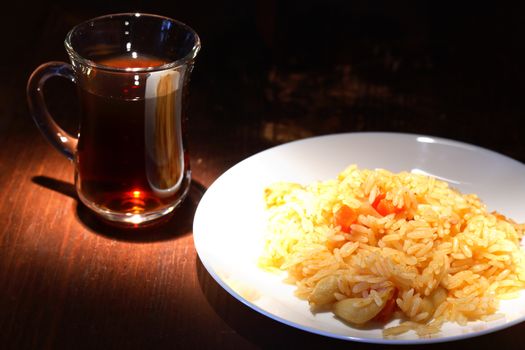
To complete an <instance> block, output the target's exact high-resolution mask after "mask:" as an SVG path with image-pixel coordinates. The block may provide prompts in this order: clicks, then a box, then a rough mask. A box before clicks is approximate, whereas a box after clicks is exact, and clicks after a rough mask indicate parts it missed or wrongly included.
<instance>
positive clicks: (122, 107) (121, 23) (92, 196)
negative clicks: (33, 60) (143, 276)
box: [27, 13, 200, 227]
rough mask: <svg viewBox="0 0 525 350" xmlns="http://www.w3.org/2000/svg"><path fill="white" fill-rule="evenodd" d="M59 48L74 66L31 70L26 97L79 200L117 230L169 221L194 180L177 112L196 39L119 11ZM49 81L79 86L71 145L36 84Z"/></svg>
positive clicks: (174, 25)
mask: <svg viewBox="0 0 525 350" xmlns="http://www.w3.org/2000/svg"><path fill="white" fill-rule="evenodd" d="M64 43H65V47H66V51H67V53H68V55H69V58H70V60H71V65H70V64H68V63H64V62H48V63H45V64H43V65H41V66H40V67H38V68H37V69H36V70H35V71H34V72H33V74H32V75H31V77H30V78H29V81H28V84H27V96H28V104H29V108H30V111H31V114H32V116H33V119H34V120H35V122H36V124H37V126H38V127H39V129H40V130H41V131H42V133H43V134H44V136H46V138H47V139H48V140H49V141H50V142H51V144H52V145H53V146H55V147H56V148H57V149H58V150H59V151H60V152H62V153H63V154H64V155H65V156H66V157H68V158H69V159H71V160H73V161H74V164H75V186H76V191H77V194H78V197H79V198H80V200H81V201H82V202H83V203H84V204H85V205H86V206H87V207H88V208H90V209H92V210H93V211H94V212H95V213H97V214H99V216H101V217H102V218H104V219H106V220H109V221H110V222H113V223H117V224H121V225H124V226H132V227H133V226H139V225H141V226H143V225H145V224H148V223H152V222H156V221H158V220H159V219H160V218H163V217H167V215H168V214H169V213H171V212H172V211H173V209H174V208H175V207H177V206H178V205H179V204H180V203H181V202H182V200H183V199H184V198H185V196H186V195H187V193H188V190H189V187H190V182H191V171H190V163H189V156H188V152H187V148H186V147H187V145H186V140H185V139H186V135H185V127H186V126H185V124H186V116H185V111H184V110H185V96H186V95H187V90H188V83H189V78H190V74H191V71H192V68H193V64H194V59H195V57H196V56H197V53H198V52H199V50H200V39H199V37H198V35H197V34H196V33H195V31H194V30H193V29H191V28H190V27H188V26H187V25H185V24H183V23H181V22H178V21H175V20H173V19H170V18H166V17H161V16H156V15H149V14H140V13H123V14H114V15H107V16H103V17H98V18H95V19H92V20H88V21H86V22H84V23H81V24H79V25H77V26H76V27H74V28H73V29H72V30H71V31H70V32H69V33H68V34H67V36H66V39H65V42H64ZM53 76H60V77H64V78H67V79H70V80H71V81H73V82H74V83H75V84H76V85H77V90H78V96H79V101H80V107H81V108H80V109H81V115H80V126H79V134H78V138H76V137H74V136H72V135H69V134H68V133H66V132H65V131H64V130H62V129H61V128H60V126H59V125H58V124H57V123H56V122H55V121H54V120H53V118H52V116H51V115H50V114H49V112H48V110H47V108H46V104H45V101H44V95H43V86H44V84H45V82H46V80H47V79H48V78H50V77H53Z"/></svg>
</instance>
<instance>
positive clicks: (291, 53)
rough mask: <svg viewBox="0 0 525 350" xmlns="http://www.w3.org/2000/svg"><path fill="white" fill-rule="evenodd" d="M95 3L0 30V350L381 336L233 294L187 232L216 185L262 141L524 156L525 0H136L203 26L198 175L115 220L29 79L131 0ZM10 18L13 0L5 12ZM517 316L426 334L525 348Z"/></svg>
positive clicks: (257, 344)
mask: <svg viewBox="0 0 525 350" xmlns="http://www.w3.org/2000/svg"><path fill="white" fill-rule="evenodd" d="M94 4H95V6H93V7H92V8H90V10H86V9H82V8H80V7H79V8H76V7H75V5H72V4H69V3H68V4H67V5H66V4H65V2H64V4H61V5H56V4H55V5H53V6H51V7H47V6H45V5H38V6H37V7H35V8H31V9H26V12H25V13H26V14H27V16H29V17H30V18H31V19H32V20H31V21H29V20H28V21H27V25H26V26H25V27H24V28H21V29H20V31H19V35H17V36H14V35H10V34H9V33H3V34H2V35H5V36H6V37H5V40H7V43H8V44H9V45H11V47H12V52H11V51H9V52H5V53H4V54H2V65H1V71H0V73H1V74H2V80H1V82H0V189H1V191H2V192H1V193H2V196H1V197H0V348H2V349H27V348H31V349H41V348H50V349H57V348H70V349H77V348H90V349H99V348H117V349H121V348H143V349H144V348H183V349H187V348H188V349H192V348H217V349H222V348H236V349H237V348H247V349H250V348H281V347H282V348H297V346H298V344H301V346H307V347H323V348H329V347H330V348H354V349H355V348H372V347H373V345H367V344H360V343H348V342H344V341H339V340H334V339H330V338H325V337H321V336H317V335H314V334H309V333H306V332H302V331H299V330H296V329H294V328H292V327H288V326H285V325H283V324H280V323H278V322H276V321H273V320H271V319H268V318H266V317H264V316H262V315H260V314H258V313H256V312H254V311H252V310H251V309H249V308H247V307H246V306H244V305H243V304H241V303H240V302H238V301H237V300H236V299H234V298H233V297H232V296H230V295H229V294H228V293H227V292H225V291H224V290H223V289H222V288H221V287H220V286H219V285H218V284H217V283H216V282H215V281H214V280H213V278H212V277H211V276H210V274H209V273H208V272H207V271H206V270H205V268H204V267H203V265H202V263H201V262H200V260H199V257H198V256H197V254H196V251H195V247H194V243H193V238H192V221H193V215H194V212H195V209H196V207H197V205H198V202H199V200H200V198H201V197H202V195H203V193H204V192H205V190H206V188H207V187H209V186H210V185H211V184H212V183H213V181H214V180H215V179H216V178H217V177H218V176H219V175H220V174H222V173H223V172H224V171H226V170H227V169H228V168H229V167H230V166H232V165H234V164H236V163H237V162H239V161H241V160H242V159H244V158H246V157H248V156H249V155H252V154H254V153H256V152H258V151H261V150H263V149H266V148H268V147H271V146H274V145H278V144H281V143H284V142H288V141H292V140H296V139H300V138H305V137H309V136H314V135H320V134H330V133H335V132H352V131H398V132H412V133H421V134H430V135H435V136H441V137H447V138H452V139H456V140H460V141H465V142H469V143H474V144H477V145H480V146H483V147H487V148H490V149H493V150H495V151H498V152H501V153H503V154H506V155H508V156H510V157H513V158H515V159H517V160H519V161H521V162H524V161H525V137H524V135H525V125H524V124H525V122H524V121H523V116H524V115H523V112H524V109H523V97H522V94H523V91H525V88H524V83H523V82H524V81H525V79H523V75H524V74H523V73H524V71H525V70H524V69H523V64H522V62H523V56H522V55H521V54H520V52H523V51H522V49H523V40H521V36H520V35H519V33H523V31H522V29H523V23H524V21H523V18H522V17H523V11H518V10H516V9H505V10H502V9H501V10H500V9H491V8H476V9H470V8H466V7H465V8H456V7H455V11H453V12H451V11H450V9H448V8H446V7H445V6H442V7H432V6H423V5H418V6H416V7H408V6H406V7H403V5H399V7H393V5H388V2H386V3H385V4H383V5H384V8H381V6H379V7H378V8H367V7H366V6H365V7H361V6H357V5H346V6H342V5H338V6H340V7H334V6H335V5H333V4H332V5H330V6H329V5H326V4H325V5H323V4H324V3H323V2H321V1H317V2H316V1H312V2H306V3H305V4H304V5H302V6H299V5H298V4H297V5H291V4H286V5H284V4H279V5H277V4H276V3H274V2H269V3H268V4H266V3H264V2H261V3H260V4H259V5H258V6H255V5H249V4H244V2H239V3H236V2H233V3H231V4H228V5H225V7H224V8H219V6H218V5H214V6H217V8H214V9H212V11H211V12H213V13H215V16H214V17H210V15H209V14H203V13H202V11H200V10H199V8H198V5H188V4H186V5H184V6H182V9H181V10H179V9H177V10H175V9H174V8H170V7H169V6H168V5H166V4H164V5H161V4H160V3H153V4H152V3H151V2H144V3H142V2H136V5H137V6H136V7H139V8H141V9H143V10H144V11H147V12H157V13H162V14H165V15H168V16H172V17H177V18H179V19H181V20H183V21H185V22H187V23H189V24H192V25H193V27H194V28H195V29H196V30H197V31H198V32H199V33H200V34H201V37H202V41H203V50H202V52H201V54H200V56H199V58H198V60H197V64H196V68H195V72H194V76H193V81H192V87H191V94H192V95H191V100H190V131H189V136H190V153H191V161H192V169H193V184H192V187H191V193H190V196H189V198H188V199H187V200H186V201H185V202H184V204H183V205H182V206H181V207H180V208H179V209H178V210H177V212H176V213H175V215H174V217H173V219H172V220H171V221H170V222H169V223H167V224H166V225H165V226H161V227H159V228H155V229H150V230H146V231H137V232H129V231H122V230H116V229H114V228H111V227H109V226H105V225H103V224H101V223H100V222H98V220H96V218H94V216H93V214H91V213H90V212H89V211H88V210H87V209H86V208H85V207H84V206H82V205H81V204H80V203H79V201H78V199H77V197H76V195H75V193H74V187H73V165H72V164H71V163H70V162H69V161H67V160H66V159H65V158H63V157H62V156H61V155H60V154H58V152H56V151H55V150H54V149H52V147H51V146H50V145H48V144H47V143H46V141H45V140H44V138H43V137H41V135H40V134H39V132H38V130H37V129H36V127H35V126H34V124H33V122H32V120H31V118H30V115H29V113H28V112H27V109H26V105H25V94H24V86H25V82H26V80H27V77H28V76H29V73H30V72H31V70H32V69H34V68H35V67H36V65H37V64H38V63H42V62H44V61H47V60H50V59H55V60H64V59H65V54H64V52H63V49H62V40H63V37H64V35H65V32H66V31H67V30H68V29H69V28H70V27H71V26H72V25H74V24H76V23H78V22H79V21H81V20H84V19H87V18H89V17H92V16H94V15H99V14H103V13H108V12H119V11H123V10H125V8H122V6H123V5H119V6H121V7H116V8H112V9H107V8H105V7H104V6H103V5H102V2H100V3H98V2H94ZM97 4H98V5H97ZM294 6H297V8H295V7H294ZM211 12H210V13H211ZM467 14H468V15H467ZM314 19H315V20H316V21H317V22H316V25H317V27H315V26H314V27H312V26H311V25H309V24H310V23H312V22H311V21H312V20H314ZM445 19H446V20H445ZM17 21H18V20H17V19H16V16H8V15H7V14H6V15H5V18H4V19H3V20H2V23H4V24H5V23H7V26H8V27H9V25H12V26H17V23H18V22H17ZM520 30H521V31H520ZM305 36H307V37H308V39H305ZM232 38H233V39H232ZM48 90H49V91H48V96H49V101H50V102H49V103H50V109H51V110H52V112H53V113H55V115H57V117H58V118H59V119H60V120H61V123H63V125H65V127H67V128H69V130H74V129H75V128H76V119H75V118H76V117H75V116H74V114H75V113H74V112H72V111H74V110H75V108H76V104H75V94H74V88H73V86H71V85H70V84H68V83H65V82H59V81H57V82H52V83H51V84H50V85H49V87H48ZM486 166H487V168H490V164H487V165H486ZM524 186H525V184H524ZM225 205H227V203H225ZM523 332H525V324H520V325H517V326H514V327H512V328H510V329H506V330H503V331H499V332H496V333H493V334H490V335H486V336H482V337H478V338H474V339H469V340H463V341H458V342H454V343H452V344H437V345H432V346H430V347H433V348H446V347H449V346H454V347H456V346H457V347H461V348H467V349H474V348H476V349H480V348H491V347H499V348H521V345H520V343H521V339H522V334H523Z"/></svg>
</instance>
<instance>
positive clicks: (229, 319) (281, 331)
mask: <svg viewBox="0 0 525 350" xmlns="http://www.w3.org/2000/svg"><path fill="white" fill-rule="evenodd" d="M195 269H196V272H197V276H198V281H199V285H200V288H201V290H202V293H203V294H204V296H205V298H206V300H207V301H208V303H209V304H210V306H211V307H212V308H213V310H214V311H215V312H216V313H217V315H218V316H219V317H220V318H221V319H223V320H224V322H226V323H227V324H228V325H229V326H230V327H231V328H232V329H233V330H235V331H236V332H237V333H238V334H239V335H241V336H242V337H244V338H245V339H248V340H249V341H250V342H252V343H253V344H255V345H256V346H257V347H260V348H264V349H266V348H287V349H290V348H297V347H298V346H301V347H303V346H305V347H306V348H317V349H319V348H330V349H354V350H355V349H378V348H386V347H389V348H401V347H403V348H406V345H402V344H400V345H384V344H367V343H360V342H348V341H345V340H340V339H334V338H330V337H324V336H321V335H316V334H313V333H308V332H305V331H301V330H299V329H297V328H294V327H291V326H287V325H285V324H283V323H280V322H278V321H275V320H273V319H270V318H269V317H265V316H263V315H262V314H260V313H258V312H257V311H255V310H252V309H250V308H249V307H248V306H246V305H244V304H242V303H241V302H240V301H238V300H237V299H235V298H234V297H233V296H231V295H230V294H229V293H228V292H227V291H226V290H224V289H223V288H222V287H221V286H220V285H219V284H218V283H217V282H216V281H215V280H214V279H213V277H212V276H211V275H210V274H209V273H208V271H207V270H206V268H205V267H204V265H203V264H202V262H201V260H200V259H199V258H197V259H196V267H195ZM523 330H525V323H522V324H518V325H515V326H513V327H511V328H507V329H504V330H501V331H498V332H495V333H491V334H487V335H483V336H479V337H475V338H469V339H463V340H458V341H453V342H444V343H434V344H417V345H412V346H409V347H410V348H413V349H418V348H420V347H421V348H422V347H423V346H424V347H425V349H429V350H431V349H450V348H452V349H455V348H458V349H463V350H465V349H476V350H479V349H491V348H498V347H499V348H502V349H521V345H520V342H521V341H520V340H519V339H521V334H522V332H523ZM451 345H452V347H451Z"/></svg>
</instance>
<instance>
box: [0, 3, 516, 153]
mask: <svg viewBox="0 0 525 350" xmlns="http://www.w3.org/2000/svg"><path fill="white" fill-rule="evenodd" d="M15 7H19V10H18V11H17V10H14V11H4V13H3V15H2V17H3V20H2V21H1V25H2V28H1V31H0V33H1V35H2V46H3V50H2V51H3V52H2V55H1V62H2V65H1V76H2V82H1V85H0V86H1V90H0V92H1V94H0V113H1V119H0V128H8V127H9V124H10V123H11V122H13V120H14V119H23V120H24V121H27V119H28V117H29V115H28V113H27V110H26V107H25V105H26V104H25V100H24V98H25V96H24V95H25V93H24V88H25V83H26V80H27V78H28V76H29V74H30V72H31V71H32V70H33V69H34V68H35V67H36V66H37V65H38V64H40V63H43V62H45V61H48V60H67V57H66V55H65V52H64V49H63V39H64V37H65V34H66V33H67V31H68V30H69V29H70V28H71V27H72V26H74V25H75V24H77V23H79V22H81V21H83V20H86V19H89V18H91V17H94V16H98V15H102V14H107V13H112V12H121V11H131V12H134V11H143V12H151V13H157V14H162V15H166V16H169V17H173V18H176V19H179V20H181V21H183V22H185V23H187V24H189V25H190V26H192V27H193V28H194V29H195V30H196V31H197V32H198V33H199V35H200V36H201V40H202V45H203V46H202V51H201V52H200V54H199V56H198V59H197V63H196V68H195V71H194V75H193V82H192V90H191V94H192V100H191V104H190V111H191V112H190V140H191V145H192V146H191V148H195V147H197V148H199V147H204V145H200V144H201V143H203V140H206V139H208V138H218V139H217V140H216V141H217V142H218V143H219V144H221V145H223V146H224V150H225V151H227V150H228V149H229V148H230V147H239V146H240V147H241V148H242V152H241V153H239V152H236V153H237V154H238V156H237V157H236V158H235V159H231V162H232V163H234V162H236V161H238V160H239V156H240V157H244V156H247V155H249V154H252V153H254V152H256V151H258V150H260V149H264V148H266V147H268V146H271V145H275V144H278V143H282V142H285V141H290V140H293V139H297V138H303V137H307V136H311V135H317V134H327V133H331V132H334V131H338V132H342V131H398V132H413V133H423V134H430V135H435V136H443V137H447V138H452V139H456V140H461V141H465V142H469V143H474V144H477V145H481V146H483V147H488V148H491V149H493V150H496V151H498V152H502V153H504V154H507V155H509V156H511V157H513V158H516V159H518V160H521V161H525V142H524V141H523V136H522V135H523V131H524V130H525V128H524V124H525V122H524V121H523V118H522V117H523V108H522V100H523V99H522V94H523V91H525V86H524V85H525V80H524V69H523V62H524V58H525V57H524V54H523V52H524V51H525V50H524V43H525V41H524V40H523V34H524V33H525V28H524V26H525V20H524V19H525V18H524V17H525V16H524V13H525V8H524V7H525V6H524V5H512V6H511V5H505V4H500V3H499V2H486V3H485V2H483V4H482V3H481V2H475V3H474V2H473V3H470V2H469V3H468V4H467V3H463V2H456V3H454V4H448V3H447V2H442V1H434V2H420V1H412V2H407V1H386V0H385V1H333V0H329V1H320V0H319V1H273V0H272V1H215V2H210V3H208V2H204V1H126V2H124V1H117V2H113V3H112V4H111V5H108V4H107V3H106V2H105V1H104V2H103V1H90V2H89V5H84V6H82V5H79V4H77V3H76V2H73V1H61V2H54V3H51V4H50V3H45V2H39V3H37V4H34V5H28V4H26V3H24V4H20V5H16V4H15ZM54 80H59V79H54ZM63 85H66V86H65V87H64V86H63ZM67 85H68V83H65V82H56V81H52V82H51V83H50V84H49V85H48V87H47V90H48V91H49V95H50V101H49V103H50V108H51V110H52V111H55V110H57V112H55V114H58V116H57V118H59V119H61V120H64V121H63V123H65V124H66V125H65V126H66V127H70V129H74V128H75V127H76V124H75V123H76V120H75V116H74V114H75V113H74V112H71V111H75V109H74V108H75V95H74V89H73V88H72V87H69V86H67ZM57 95H58V98H57V99H54V96H57ZM7 96H9V97H7ZM13 96H16V98H15V99H13ZM64 96H68V98H64ZM6 98H7V100H5V99H6ZM64 101H67V104H66V103H64ZM17 122H19V121H17ZM68 123H69V124H68ZM232 124H236V125H238V126H240V128H239V127H236V128H232V127H231V125H232ZM24 127H25V123H24ZM243 138H248V139H249V140H251V141H252V142H244V141H243Z"/></svg>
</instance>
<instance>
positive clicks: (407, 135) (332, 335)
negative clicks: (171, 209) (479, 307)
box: [192, 131, 525, 345]
mask: <svg viewBox="0 0 525 350" xmlns="http://www.w3.org/2000/svg"><path fill="white" fill-rule="evenodd" d="M354 136H371V137H392V136H394V137H402V138H406V139H413V140H416V141H417V138H420V137H423V138H429V139H432V140H434V141H433V142H430V143H434V142H435V143H441V144H446V145H450V146H453V147H459V148H462V149H466V150H469V151H474V152H483V153H488V154H490V155H492V156H496V157H499V158H503V159H504V160H505V161H510V162H511V163H514V165H516V166H522V167H524V168H525V164H524V163H522V162H520V161H518V160H516V159H514V158H512V157H509V156H507V155H505V154H502V153H499V152H496V151H494V150H491V149H488V148H484V147H482V146H478V145H474V144H470V143H467V142H463V141H459V140H454V139H450V138H444V137H440V136H433V135H430V134H416V133H405V132H386V131H365V132H341V133H331V134H323V135H316V136H311V137H307V138H302V139H297V140H293V141H290V142H285V143H282V144H279V145H275V146H272V147H269V148H267V149H264V150H261V151H259V152H256V153H254V154H252V155H250V156H248V157H246V158H244V159H242V160H240V161H239V162H237V163H236V164H234V165H233V166H231V167H230V168H228V169H227V170H226V171H224V172H223V173H222V174H220V175H219V176H218V177H217V178H216V179H215V180H214V181H213V182H212V183H211V184H210V186H209V187H208V188H207V190H206V192H205V193H204V195H203V197H202V198H201V200H200V201H199V204H198V206H197V208H196V210H195V215H194V220H193V229H192V236H193V241H194V246H195V250H196V252H197V255H198V259H199V260H200V261H201V263H202V264H203V266H204V267H205V269H206V271H207V272H208V273H209V274H210V275H211V276H212V278H213V279H214V280H215V282H217V283H218V284H219V285H220V286H221V288H223V289H224V290H226V291H227V292H228V293H229V294H230V295H231V296H232V297H233V298H234V299H236V300H237V301H239V302H241V303H242V304H244V305H245V306H247V307H249V308H250V309H252V310H254V311H256V312H258V313H259V314H261V315H263V316H265V317H268V318H270V319H272V320H274V321H277V322H279V323H282V324H284V325H287V326H290V327H293V328H296V329H299V330H302V331H305V332H308V333H312V334H317V335H320V336H324V337H327V338H333V339H339V340H344V341H353V342H359V343H367V344H382V345H417V344H433V343H446V342H452V341H457V340H465V339H470V338H475V337H479V336H483V335H487V334H491V333H494V332H498V331H500V330H503V329H507V328H510V327H513V326H515V325H517V324H519V323H522V322H524V321H525V314H524V315H522V316H521V317H518V318H516V319H514V320H511V321H508V322H505V323H503V324H499V325H495V326H493V327H490V328H488V329H482V330H479V331H473V332H469V333H465V334H458V335H452V336H444V337H430V338H416V339H396V338H366V337H355V336H344V335H340V334H336V333H332V332H328V331H324V330H321V329H318V328H314V327H309V326H305V325H301V324H298V323H295V322H292V321H289V320H287V319H286V318H284V317H281V316H278V315H275V314H273V313H271V312H269V311H266V310H264V309H263V308H261V307H259V306H258V305H256V304H254V303H252V302H250V301H249V300H247V299H246V298H244V297H242V296H241V295H240V294H239V293H238V292H236V291H235V290H234V289H232V288H231V287H230V286H229V285H228V284H227V283H226V282H225V281H224V280H223V279H222V278H221V277H220V276H219V275H218V273H217V272H216V271H215V269H214V268H213V267H212V266H211V264H210V262H209V261H208V259H206V258H205V257H204V256H203V254H201V253H200V252H199V246H200V245H199V244H198V241H199V238H198V236H199V234H197V235H195V232H196V231H197V232H198V231H199V230H200V229H199V225H200V224H199V223H200V222H201V221H199V220H197V219H198V218H199V217H200V215H201V214H200V212H202V210H203V209H202V207H203V204H202V203H206V202H205V200H206V194H207V193H208V191H209V190H210V189H212V188H214V187H216V186H218V185H217V184H220V182H222V181H223V179H224V178H227V177H228V176H229V174H230V173H232V172H233V171H234V170H235V169H236V168H238V167H242V166H243V165H244V164H245V163H247V162H249V161H250V160H252V159H254V158H256V157H261V156H264V154H266V153H270V152H275V151H278V150H279V149H280V148H284V147H289V146H290V145H296V144H299V143H303V142H313V141H315V140H320V139H328V138H340V137H354ZM196 228H197V229H196ZM196 237H197V238H196Z"/></svg>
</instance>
